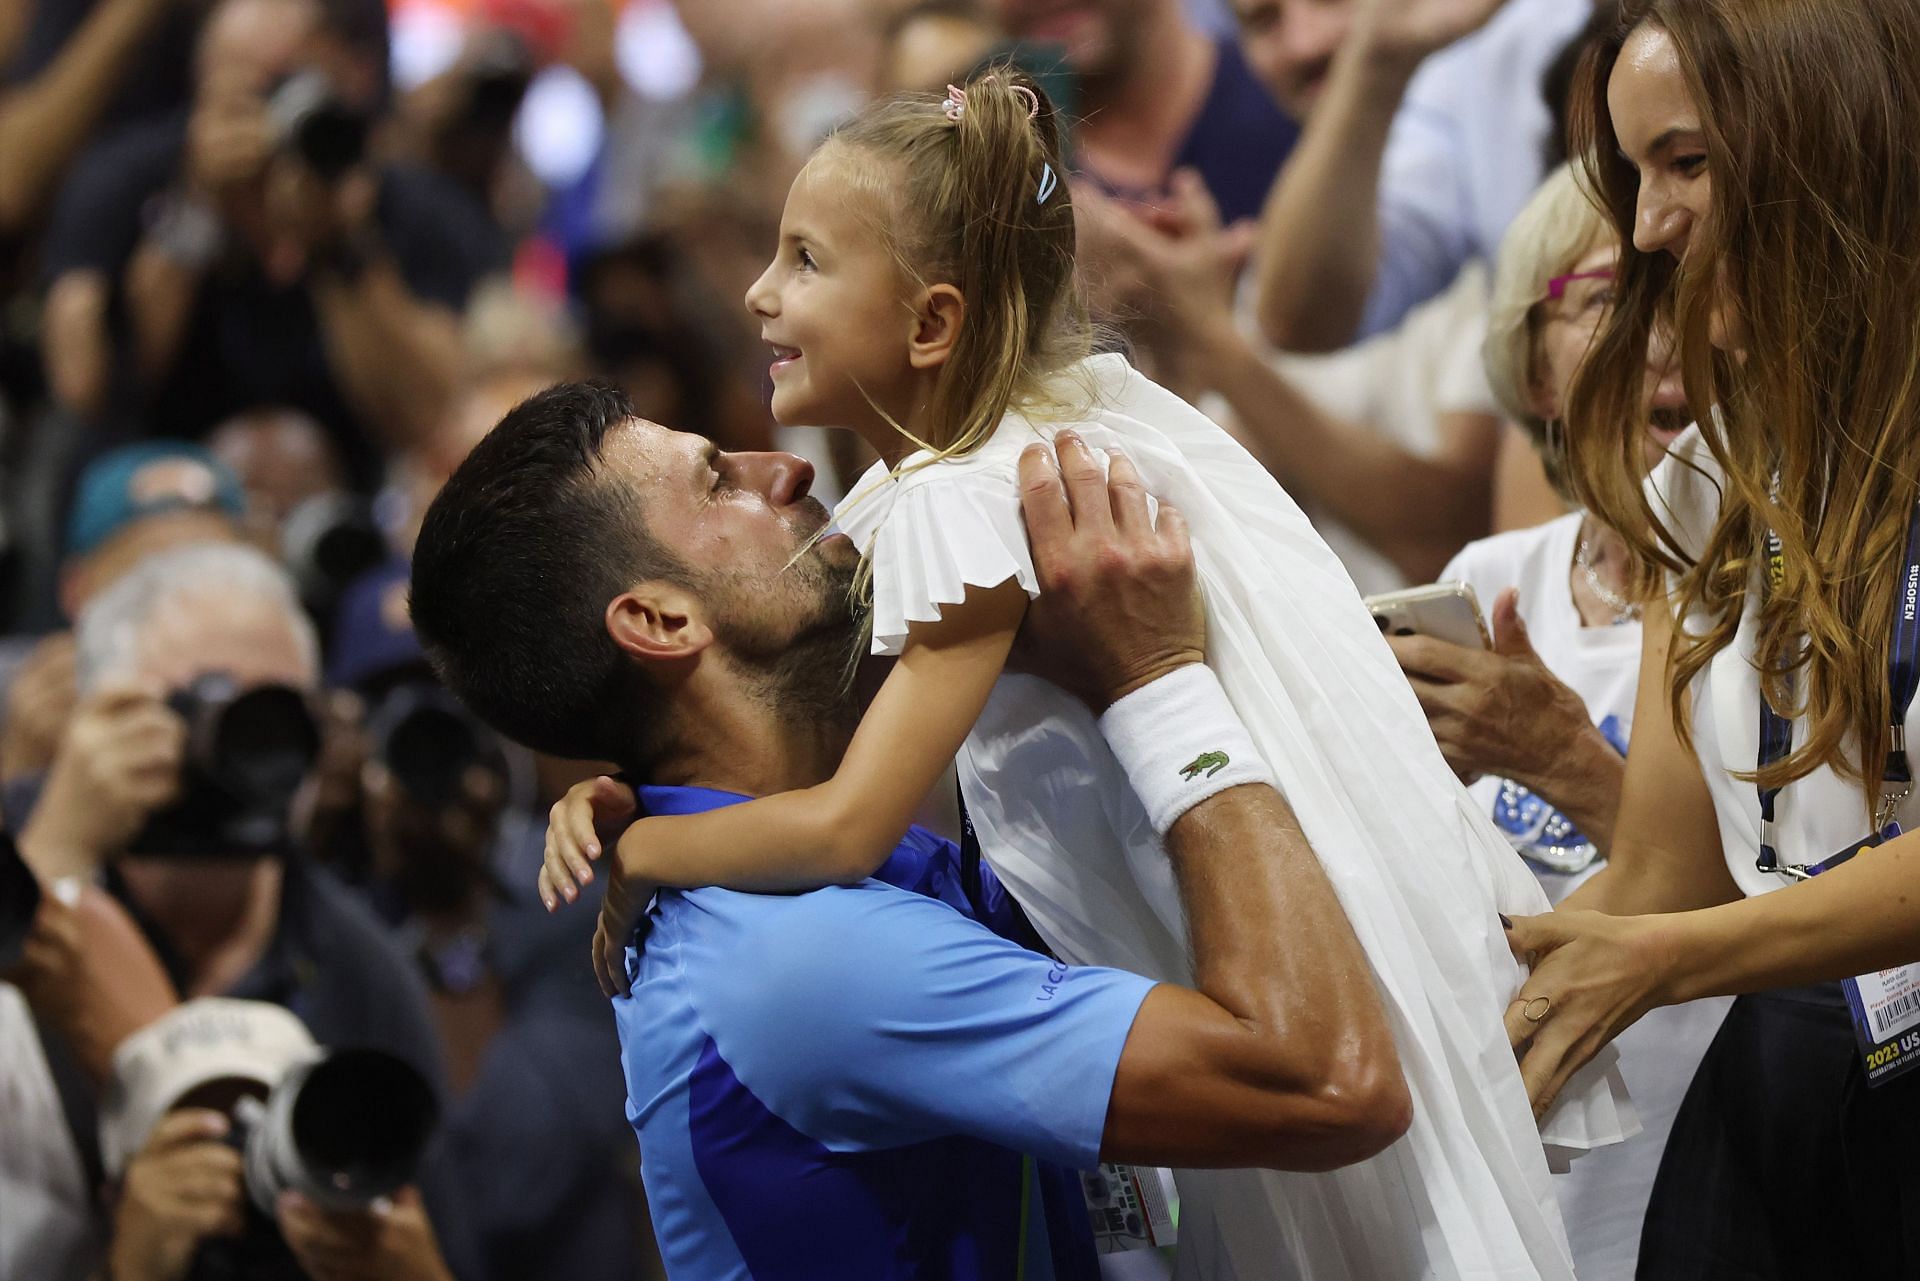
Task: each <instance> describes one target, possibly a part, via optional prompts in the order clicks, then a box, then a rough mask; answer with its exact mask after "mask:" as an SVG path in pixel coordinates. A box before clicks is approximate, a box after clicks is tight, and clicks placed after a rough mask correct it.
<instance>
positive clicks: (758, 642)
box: [601, 418, 859, 663]
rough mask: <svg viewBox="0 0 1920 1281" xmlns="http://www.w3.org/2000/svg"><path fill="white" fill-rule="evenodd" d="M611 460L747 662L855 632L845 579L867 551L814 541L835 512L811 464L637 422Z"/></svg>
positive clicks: (611, 468) (607, 453) (607, 459)
mask: <svg viewBox="0 0 1920 1281" xmlns="http://www.w3.org/2000/svg"><path fill="white" fill-rule="evenodd" d="M601 457H602V461H603V463H604V465H605V467H606V468H607V471H608V473H609V475H608V480H609V481H610V482H611V483H614V484H621V485H627V486H630V487H631V488H632V489H633V491H634V495H635V499H636V502H637V505H638V506H639V508H640V510H641V511H642V512H644V513H645V519H646V523H647V531H648V533H649V534H651V535H652V537H653V538H654V539H656V540H657V541H658V542H659V543H660V544H661V545H662V546H663V547H665V548H666V549H667V550H668V551H669V552H671V553H672V554H673V555H674V556H675V557H677V558H678V559H679V560H680V561H681V562H682V563H683V564H685V565H686V566H687V567H688V568H689V569H691V570H692V571H693V573H694V574H695V576H696V578H697V580H698V583H699V588H700V594H701V597H702V603H703V605H704V606H705V607H706V608H707V609H708V610H709V611H710V612H709V616H708V617H707V618H705V619H703V620H702V621H704V622H706V623H707V624H708V625H709V626H711V627H712V628H713V630H714V633H715V635H716V636H717V637H718V639H719V641H720V644H721V645H722V646H723V647H724V648H726V649H727V650H729V651H731V652H733V653H734V654H735V655H736V656H738V657H740V658H742V659H743V660H746V661H749V662H753V663H762V662H769V661H772V660H775V659H777V658H778V657H779V656H780V655H781V654H782V653H783V652H785V651H786V650H787V649H788V648H789V647H791V646H793V645H794V644H795V643H796V642H799V641H802V640H804V639H809V638H812V637H814V636H816V635H818V634H820V633H822V632H829V633H833V634H834V635H835V636H837V637H842V638H846V639H849V640H850V638H851V631H850V619H849V604H848V599H847V587H848V584H849V582H850V581H851V577H852V573H853V570H854V567H855V566H856V565H857V564H858V562H859V556H858V553H856V552H855V551H854V549H853V545H852V544H851V543H850V542H848V540H847V539H846V537H845V536H844V535H838V534H836V535H834V536H832V537H830V538H825V539H821V540H819V541H818V542H815V541H813V540H814V536H815V535H816V534H817V533H818V532H819V531H820V530H822V529H824V528H825V527H826V525H827V521H828V515H827V509H826V508H825V507H824V506H822V505H821V504H820V502H819V500H818V499H815V498H812V497H810V496H809V495H808V493H807V491H808V489H809V488H810V487H811V486H812V484H813V466H812V464H810V463H808V462H807V461H806V460H805V459H804V458H800V457H797V456H796V455H793V454H780V453H764V454H749V453H737V454H734V453H726V452H723V451H722V450H720V449H719V448H718V447H717V446H716V445H714V444H713V442H712V441H710V440H707V439H706V438H705V437H703V436H696V435H694V434H692V433H691V432H678V431H670V430H669V429H667V428H665V427H662V426H660V425H659V424H658V423H651V422H647V421H645V420H643V419H638V418H636V419H632V420H630V421H628V422H627V423H626V424H624V425H623V426H621V427H619V428H617V429H615V430H614V431H613V432H612V433H610V434H609V435H608V437H607V441H606V444H605V447H604V448H603V449H602V451H601Z"/></svg>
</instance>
